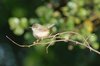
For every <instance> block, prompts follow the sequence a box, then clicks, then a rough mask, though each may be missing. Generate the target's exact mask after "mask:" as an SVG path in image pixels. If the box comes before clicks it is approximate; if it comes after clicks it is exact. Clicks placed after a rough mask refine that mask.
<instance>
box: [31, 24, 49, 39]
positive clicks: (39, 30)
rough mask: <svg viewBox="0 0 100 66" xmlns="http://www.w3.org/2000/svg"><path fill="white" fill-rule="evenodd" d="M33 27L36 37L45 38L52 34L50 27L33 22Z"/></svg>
mask: <svg viewBox="0 0 100 66" xmlns="http://www.w3.org/2000/svg"><path fill="white" fill-rule="evenodd" d="M31 29H32V32H33V36H34V37H35V38H39V39H43V38H46V37H48V36H49V34H50V27H49V28H48V27H46V26H43V25H41V24H38V23H36V24H33V25H32V27H31Z"/></svg>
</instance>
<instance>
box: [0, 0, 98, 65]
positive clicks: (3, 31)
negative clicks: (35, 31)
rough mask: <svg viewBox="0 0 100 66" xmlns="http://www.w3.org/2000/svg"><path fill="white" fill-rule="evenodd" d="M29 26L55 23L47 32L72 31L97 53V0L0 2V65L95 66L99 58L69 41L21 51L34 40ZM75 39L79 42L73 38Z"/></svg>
mask: <svg viewBox="0 0 100 66" xmlns="http://www.w3.org/2000/svg"><path fill="white" fill-rule="evenodd" d="M33 23H39V24H42V25H50V24H55V26H54V27H53V28H51V33H52V34H55V33H58V32H64V31H76V32H79V33H80V34H81V35H83V36H86V37H87V36H90V35H91V36H93V37H91V38H89V40H88V41H89V43H90V45H91V46H92V47H93V48H94V49H96V50H98V51H99V50H100V0H0V66H99V65H100V55H98V54H96V53H94V52H90V51H89V49H86V48H85V47H82V46H74V45H72V43H71V42H67V43H65V42H57V43H55V44H54V45H53V46H51V47H49V53H48V54H46V52H45V47H43V46H39V45H38V46H33V47H30V48H21V47H18V46H16V45H15V44H13V43H12V42H10V41H9V40H8V39H7V38H6V37H5V36H6V35H8V36H9V37H10V38H12V39H13V40H14V41H16V42H18V43H21V44H32V42H33V41H35V38H34V37H33V36H32V31H31V29H30V28H29V27H30V26H32V24H33ZM76 38H79V39H81V38H80V37H78V36H76V37H75V39H76Z"/></svg>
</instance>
